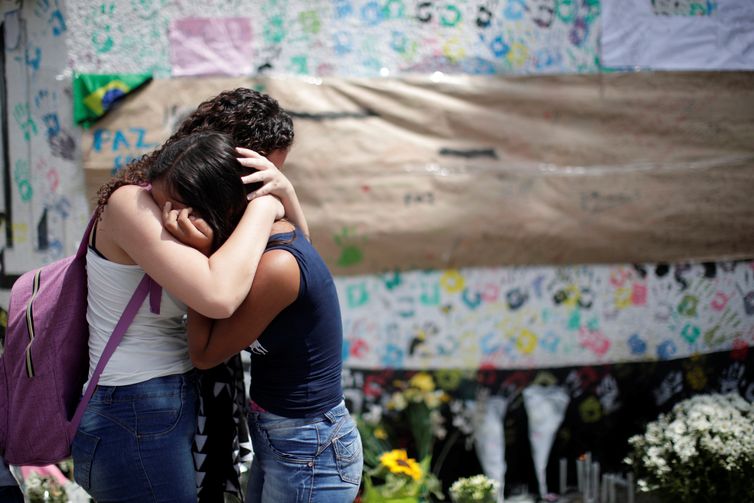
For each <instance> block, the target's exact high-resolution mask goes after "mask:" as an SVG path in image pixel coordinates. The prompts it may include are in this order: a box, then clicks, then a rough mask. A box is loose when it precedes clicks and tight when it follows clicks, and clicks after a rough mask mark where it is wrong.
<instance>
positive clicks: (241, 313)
mask: <svg viewBox="0 0 754 503" xmlns="http://www.w3.org/2000/svg"><path fill="white" fill-rule="evenodd" d="M299 283H300V272H299V267H298V263H297V262H296V259H295V258H294V257H293V255H291V254H290V253H288V252H287V251H284V250H270V251H268V252H266V253H265V254H264V255H263V256H262V260H261V261H260V263H259V269H258V271H257V274H256V276H255V278H254V283H253V284H252V286H251V292H249V295H248V296H247V297H246V299H245V300H244V301H243V303H242V304H241V306H240V307H239V308H238V310H237V311H236V312H235V313H233V315H232V316H231V317H230V318H228V319H224V320H212V319H209V318H207V317H205V316H202V315H201V314H199V313H197V312H196V311H191V310H189V315H188V339H189V354H190V356H191V361H192V362H193V363H194V366H196V367H197V368H200V369H205V368H212V367H214V366H216V365H218V364H220V363H222V362H223V361H225V360H227V359H228V358H229V357H231V356H233V355H234V354H236V353H238V352H239V351H241V350H242V349H244V348H247V347H249V345H250V344H251V343H253V342H254V341H255V340H257V338H258V337H259V336H260V335H261V334H262V332H263V331H264V330H265V329H266V328H267V326H268V325H269V324H270V323H271V322H272V320H273V319H275V317H276V316H277V315H278V314H280V313H281V312H282V311H283V310H284V309H285V308H286V307H288V306H289V305H290V304H292V303H293V302H294V301H295V300H296V298H297V296H298V292H299V286H300V285H299Z"/></svg>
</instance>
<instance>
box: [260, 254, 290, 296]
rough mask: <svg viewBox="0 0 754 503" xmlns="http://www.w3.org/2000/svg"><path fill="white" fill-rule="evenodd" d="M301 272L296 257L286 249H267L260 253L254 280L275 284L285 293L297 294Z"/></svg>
mask: <svg viewBox="0 0 754 503" xmlns="http://www.w3.org/2000/svg"><path fill="white" fill-rule="evenodd" d="M300 280H301V274H300V271H299V266H298V261H296V257H294V256H293V254H291V253H290V252H288V251H286V250H269V251H267V252H265V253H264V255H262V260H260V262H259V268H258V269H257V276H256V278H255V280H254V281H255V282H257V281H259V282H260V283H264V284H265V285H270V286H275V287H276V288H278V289H280V290H281V291H283V292H286V293H287V294H293V295H294V296H295V295H298V290H299V282H300Z"/></svg>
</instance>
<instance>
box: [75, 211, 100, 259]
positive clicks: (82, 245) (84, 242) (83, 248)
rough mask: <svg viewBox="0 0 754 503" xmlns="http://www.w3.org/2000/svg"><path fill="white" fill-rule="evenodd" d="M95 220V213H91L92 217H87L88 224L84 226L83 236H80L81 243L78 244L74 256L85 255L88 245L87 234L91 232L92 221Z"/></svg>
mask: <svg viewBox="0 0 754 503" xmlns="http://www.w3.org/2000/svg"><path fill="white" fill-rule="evenodd" d="M96 221H97V213H96V212H95V213H92V217H91V218H90V219H89V225H87V226H86V230H85V231H84V237H82V238H81V243H80V244H79V249H78V251H77V252H76V258H81V257H83V256H84V255H86V247H87V246H88V245H89V234H91V233H92V229H93V228H94V222H96Z"/></svg>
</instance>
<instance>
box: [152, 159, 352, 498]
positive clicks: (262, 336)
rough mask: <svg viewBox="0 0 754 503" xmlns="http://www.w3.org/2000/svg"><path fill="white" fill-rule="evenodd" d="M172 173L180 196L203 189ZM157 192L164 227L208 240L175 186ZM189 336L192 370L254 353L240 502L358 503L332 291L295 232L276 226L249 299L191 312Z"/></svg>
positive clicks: (255, 162)
mask: <svg viewBox="0 0 754 503" xmlns="http://www.w3.org/2000/svg"><path fill="white" fill-rule="evenodd" d="M239 151H240V152H241V153H243V154H245V155H246V156H247V157H244V158H243V159H239V161H240V162H241V163H242V164H244V165H245V166H247V167H250V168H256V169H262V170H265V169H268V168H269V166H268V164H270V161H268V160H267V159H265V158H264V157H261V156H256V157H255V155H254V153H253V152H250V151H244V150H243V149H239ZM203 154H204V155H206V156H209V157H211V156H213V155H216V154H217V153H216V152H213V151H211V150H207V151H206V152H204V153H203ZM281 162H282V160H281ZM278 164H280V163H278ZM174 169H175V170H180V169H191V170H200V169H201V165H193V166H181V165H180V164H179V165H176V167H175V168H174ZM176 175H177V177H178V178H180V179H181V180H182V185H184V187H182V189H181V190H184V191H189V192H191V191H193V192H194V193H199V194H201V193H204V191H205V187H203V186H201V184H199V183H198V182H197V185H196V187H188V186H186V185H187V180H188V177H182V176H181V174H180V172H177V173H176ZM256 177H257V178H258V177H259V175H258V174H257V175H256ZM195 179H196V180H197V181H198V180H201V177H197V178H195ZM213 183H219V181H217V180H215V181H213ZM222 183H226V181H225V180H223V181H222ZM227 183H238V184H241V183H242V181H241V180H237V179H236V180H235V181H234V180H232V179H231V180H229V181H227ZM160 189H161V190H160V192H161V193H162V194H163V195H162V196H161V197H162V198H164V199H166V200H167V201H169V202H171V203H173V206H175V207H176V209H173V210H171V211H168V212H165V214H164V215H163V218H164V222H163V224H164V225H165V228H166V229H167V230H168V231H170V232H171V233H172V234H173V235H174V236H175V237H177V238H178V239H180V240H183V241H184V242H187V243H190V244H192V245H194V246H199V247H201V236H202V235H204V236H206V239H207V240H208V242H211V241H212V235H211V232H208V231H207V226H206V225H203V223H202V220H201V216H202V215H192V214H191V209H187V208H182V205H181V202H180V193H178V191H177V190H175V189H174V188H173V187H161V188H160ZM171 194H175V197H171V196H170V195H171ZM213 203H214V204H213V206H215V207H214V208H213V210H214V211H215V213H218V212H219V214H222V212H223V205H229V206H230V205H233V204H234V203H235V202H233V201H216V202H214V201H213ZM199 228H201V231H199V230H198V229H199ZM209 230H210V231H211V230H212V229H209ZM197 236H199V238H198V239H197ZM188 337H189V353H190V355H191V359H192V361H193V362H194V365H195V366H196V367H198V368H212V367H214V366H216V365H218V364H219V363H222V362H223V361H225V360H226V359H228V358H229V357H231V356H233V355H235V354H237V353H238V352H239V351H241V350H243V349H246V348H249V349H250V351H251V360H252V361H251V388H250V395H251V411H250V413H249V417H248V421H249V429H250V431H251V439H252V445H253V447H254V460H253V463H252V467H251V472H250V477H249V484H248V490H247V502H249V503H257V502H263V503H285V502H291V503H295V502H309V503H319V502H321V503H340V502H343V503H346V502H352V501H353V500H354V499H355V497H356V495H357V493H358V489H359V485H360V483H361V474H362V468H363V453H362V447H361V438H360V437H359V432H358V430H357V428H356V424H355V422H354V421H353V419H352V418H351V416H350V414H349V412H348V410H347V409H346V406H345V403H344V401H343V390H342V388H341V370H342V344H343V330H342V326H341V316H340V308H339V303H338V297H337V292H336V289H335V284H334V282H333V278H332V275H331V274H330V271H329V270H328V268H327V266H326V265H325V263H324V261H323V260H322V258H321V257H320V255H319V253H317V251H316V250H315V249H314V247H313V246H312V245H311V243H310V242H309V241H308V239H307V236H306V235H304V233H303V232H301V230H299V229H297V228H295V227H294V226H293V225H292V224H290V223H288V222H286V221H278V222H276V223H275V224H274V225H273V229H272V235H271V236H270V242H269V244H268V246H267V249H266V251H265V253H264V254H263V256H262V259H261V261H260V263H259V267H258V269H257V274H256V276H255V278H254V282H253V285H252V288H251V291H250V293H249V295H248V296H247V298H246V300H245V301H244V302H243V303H242V304H241V306H240V307H239V308H238V309H237V310H236V312H235V313H234V314H233V315H232V316H231V317H230V318H227V319H222V320H212V319H209V318H207V317H205V316H202V315H201V314H199V313H197V312H195V311H192V310H189V316H188Z"/></svg>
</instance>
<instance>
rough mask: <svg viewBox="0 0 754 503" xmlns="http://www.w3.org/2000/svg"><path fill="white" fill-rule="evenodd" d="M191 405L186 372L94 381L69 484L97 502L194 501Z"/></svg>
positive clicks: (193, 396) (192, 385)
mask: <svg viewBox="0 0 754 503" xmlns="http://www.w3.org/2000/svg"><path fill="white" fill-rule="evenodd" d="M196 407H197V385H196V374H195V372H193V371H192V372H188V373H186V374H182V375H171V376H165V377H157V378H155V379H150V380H148V381H144V382H141V383H137V384H131V385H127V386H97V389H96V390H95V392H94V395H93V396H92V399H91V401H90V402H89V404H88V405H87V408H86V412H84V417H83V418H82V420H81V424H80V425H79V429H78V432H77V433H76V436H75V438H74V440H73V445H72V447H71V451H72V452H71V453H72V457H73V464H74V470H73V472H74V478H75V479H76V482H77V483H78V484H79V485H81V486H82V487H83V488H84V489H85V490H86V491H87V492H88V493H89V494H90V495H91V496H92V497H93V498H94V499H95V500H96V501H97V502H98V503H105V502H158V501H170V502H176V503H183V502H192V503H195V502H196V499H197V496H196V478H195V472H194V462H193V456H192V454H191V445H192V441H193V439H194V432H195V430H196V414H197V409H196Z"/></svg>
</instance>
